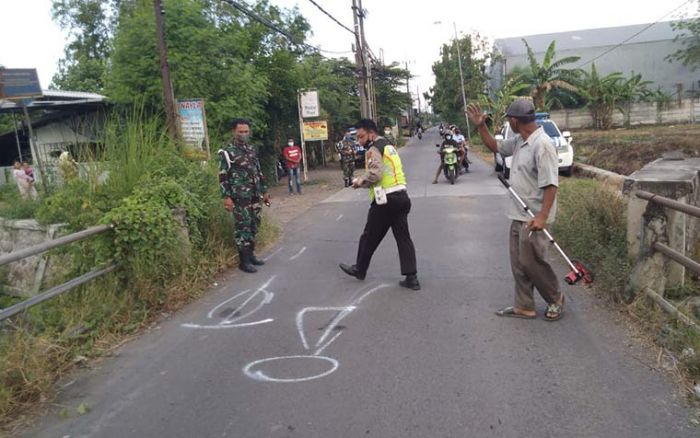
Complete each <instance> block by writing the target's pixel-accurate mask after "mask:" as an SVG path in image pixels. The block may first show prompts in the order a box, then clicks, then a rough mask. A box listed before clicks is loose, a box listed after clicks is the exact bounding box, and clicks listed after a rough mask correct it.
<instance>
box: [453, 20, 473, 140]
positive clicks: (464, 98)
mask: <svg viewBox="0 0 700 438" xmlns="http://www.w3.org/2000/svg"><path fill="white" fill-rule="evenodd" d="M452 25H453V26H454V28H455V44H457V59H458V60H459V84H460V85H461V86H462V104H463V105H464V107H463V108H462V112H463V113H464V118H465V119H466V120H467V138H468V139H469V142H470V143H471V141H472V134H471V129H470V127H469V116H468V115H467V95H466V94H465V93H464V72H463V71H462V50H461V49H460V48H459V37H458V36H457V23H456V22H454V21H453V22H452Z"/></svg>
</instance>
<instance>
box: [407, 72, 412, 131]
mask: <svg viewBox="0 0 700 438" xmlns="http://www.w3.org/2000/svg"><path fill="white" fill-rule="evenodd" d="M410 79H411V72H410V71H409V70H408V61H406V94H407V95H408V113H406V123H407V124H408V126H409V128H410V126H411V119H412V117H411V115H412V114H411V113H412V112H413V98H412V97H411V85H410V84H409V81H410Z"/></svg>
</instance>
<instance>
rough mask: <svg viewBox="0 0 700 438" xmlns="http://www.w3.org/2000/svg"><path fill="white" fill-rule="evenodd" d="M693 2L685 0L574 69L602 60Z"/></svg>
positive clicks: (692, 0)
mask: <svg viewBox="0 0 700 438" xmlns="http://www.w3.org/2000/svg"><path fill="white" fill-rule="evenodd" d="M693 2H695V0H686V1H684V2H683V3H681V4H680V5H679V6H677V7H676V8H674V9H673V10H672V11H671V12H668V13H666V14H664V15H663V16H662V17H659V18H658V19H657V20H656V21H654V22H653V23H651V24H648V25H646V26H644V27H643V28H642V29H641V30H639V31H638V32H636V33H635V34H634V35H632V36H630V37H629V38H626V39H625V40H623V41H622V42H621V43H619V44H617V45H615V46H613V47H611V48H609V49H608V50H606V51H604V52H603V53H601V54H600V55H598V56H596V57H595V58H593V59H591V60H590V61H586V62H584V63H583V64H581V65H579V66H578V67H576V68H581V67H584V66H586V65H588V64H591V63H593V62H595V61H596V60H598V59H600V58H602V57H603V56H605V55H607V54H608V53H610V52H612V51H613V50H615V49H617V48H618V47H621V46H624V45H625V44H626V43H628V42H629V41H631V40H633V39H634V38H636V37H637V36H639V35H640V34H641V33H643V32H646V31H647V30H649V29H650V28H651V27H653V26H655V25H656V24H658V23H659V22H660V21H662V20H664V19H665V18H666V17H668V16H669V15H672V14H673V13H675V12H676V11H678V10H679V9H681V8H682V7H683V6H685V5H686V4H688V3H693Z"/></svg>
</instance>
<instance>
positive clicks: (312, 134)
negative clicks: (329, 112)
mask: <svg viewBox="0 0 700 438" xmlns="http://www.w3.org/2000/svg"><path fill="white" fill-rule="evenodd" d="M325 140H328V122H326V121H325V120H322V121H319V122H304V141H325Z"/></svg>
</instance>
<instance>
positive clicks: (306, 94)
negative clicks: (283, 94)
mask: <svg viewBox="0 0 700 438" xmlns="http://www.w3.org/2000/svg"><path fill="white" fill-rule="evenodd" d="M299 106H300V107H301V117H302V118H304V119H307V118H310V117H320V116H321V104H320V103H319V101H318V91H302V92H301V93H299Z"/></svg>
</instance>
